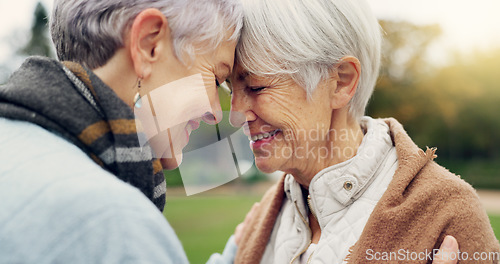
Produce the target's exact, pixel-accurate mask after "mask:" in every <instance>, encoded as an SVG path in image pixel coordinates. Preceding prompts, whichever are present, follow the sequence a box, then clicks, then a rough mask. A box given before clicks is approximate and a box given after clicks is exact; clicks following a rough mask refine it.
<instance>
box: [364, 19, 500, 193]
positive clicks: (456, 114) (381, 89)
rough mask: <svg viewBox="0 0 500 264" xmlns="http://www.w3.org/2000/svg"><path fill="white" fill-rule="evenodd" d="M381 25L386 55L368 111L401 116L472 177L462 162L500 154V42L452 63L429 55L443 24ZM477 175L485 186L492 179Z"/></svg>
mask: <svg viewBox="0 0 500 264" xmlns="http://www.w3.org/2000/svg"><path fill="white" fill-rule="evenodd" d="M381 25H382V27H383V28H384V30H385V32H386V41H385V43H384V49H383V50H384V53H385V55H384V57H383V66H382V69H381V76H380V80H379V82H378V84H377V87H376V90H375V92H374V96H373V98H372V101H371V103H370V105H369V107H368V114H369V115H371V116H375V117H388V116H392V117H395V118H396V119H398V120H399V121H400V122H401V123H402V124H403V125H404V126H405V128H406V129H407V131H408V134H409V135H410V136H411V137H412V138H413V139H414V140H415V142H416V143H417V145H419V146H421V147H425V146H432V147H437V148H438V152H437V154H438V156H439V157H440V158H441V159H442V160H445V161H447V162H446V163H447V164H450V166H451V167H450V169H451V170H452V171H454V172H457V173H459V174H462V175H463V176H464V178H466V179H469V178H470V177H469V175H467V174H468V173H470V170H467V167H466V166H459V164H460V163H463V162H464V161H467V160H473V159H486V160H498V158H499V157H500V139H499V137H498V135H500V118H499V117H498V116H497V115H498V113H500V89H498V88H499V84H500V75H499V74H498V69H499V68H500V48H499V49H497V50H488V51H483V52H475V53H471V54H469V55H463V54H462V55H460V54H455V55H454V59H453V61H452V62H451V63H449V64H447V65H444V66H441V67H437V66H434V65H432V64H430V63H429V62H427V61H425V59H424V58H425V54H426V52H427V50H428V49H429V45H430V44H431V43H432V41H433V39H435V38H436V37H438V36H439V32H440V31H439V28H437V27H436V26H416V25H411V24H409V23H407V22H388V21H382V23H381ZM486 163H488V162H486ZM476 172H477V171H476ZM496 174H498V173H496ZM474 177H476V182H483V184H481V185H482V186H484V182H485V181H486V179H484V180H478V178H477V177H482V175H479V176H478V175H477V173H476V175H475V176H474ZM485 177H489V176H487V175H485ZM496 186H497V187H500V185H496Z"/></svg>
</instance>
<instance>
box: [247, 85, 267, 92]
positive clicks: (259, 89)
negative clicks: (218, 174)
mask: <svg viewBox="0 0 500 264" xmlns="http://www.w3.org/2000/svg"><path fill="white" fill-rule="evenodd" d="M248 89H249V90H250V91H251V92H254V93H257V92H260V91H262V90H264V89H266V87H264V86H258V87H248Z"/></svg>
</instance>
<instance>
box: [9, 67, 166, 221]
mask: <svg viewBox="0 0 500 264" xmlns="http://www.w3.org/2000/svg"><path fill="white" fill-rule="evenodd" d="M130 89H133V88H132V87H131V88H130ZM0 116H1V117H5V118H9V119H14V120H22V121H28V122H32V123H35V124H37V125H39V126H41V127H43V128H45V129H47V130H49V131H51V132H52V133H55V134H57V135H60V136H62V137H64V138H66V139H67V140H69V141H70V142H72V143H73V144H74V145H76V146H78V147H79V148H80V149H81V150H82V151H84V152H85V153H87V155H88V156H89V157H90V158H91V159H92V160H93V161H94V162H96V163H97V164H98V165H99V166H101V167H102V168H103V169H105V170H107V171H109V172H111V173H113V174H114V175H116V176H117V177H118V178H119V179H121V180H122V181H124V182H127V183H130V184H131V185H133V186H134V187H136V188H138V189H140V190H141V191H142V192H143V193H144V195H146V197H148V198H149V199H150V200H151V201H152V202H153V203H154V204H155V205H156V206H157V207H158V209H160V210H161V211H163V208H164V206H165V198H166V197H165V193H166V184H165V178H164V176H163V170H162V167H161V164H160V162H159V160H157V159H154V158H153V156H152V151H151V148H150V147H149V146H143V147H140V145H139V140H138V134H137V132H138V131H137V128H136V123H135V119H134V113H133V111H132V109H130V107H129V106H128V105H126V104H125V103H124V102H123V101H122V100H121V99H119V98H118V96H117V95H116V94H115V93H114V92H113V91H112V90H111V89H110V88H109V87H108V86H107V85H106V84H104V83H103V82H102V81H101V80H100V79H99V78H98V77H97V76H96V75H95V74H93V73H92V71H90V70H88V69H86V68H84V67H82V66H81V65H79V64H77V63H73V62H63V63H60V62H58V61H55V60H51V59H47V58H42V57H32V58H28V59H27V60H26V61H25V63H24V64H23V65H22V66H21V68H20V69H19V70H18V71H16V72H15V73H14V74H13V75H12V77H11V78H10V79H9V81H8V83H7V84H6V85H4V86H0ZM75 169H77V168H75ZM68 173H70V172H68Z"/></svg>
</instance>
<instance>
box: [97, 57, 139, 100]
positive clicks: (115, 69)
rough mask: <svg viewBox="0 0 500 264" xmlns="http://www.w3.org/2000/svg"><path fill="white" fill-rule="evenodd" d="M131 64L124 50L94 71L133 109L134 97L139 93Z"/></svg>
mask: <svg viewBox="0 0 500 264" xmlns="http://www.w3.org/2000/svg"><path fill="white" fill-rule="evenodd" d="M130 65H131V62H130V61H128V57H127V56H126V54H125V50H124V49H120V50H117V51H116V53H115V55H113V57H112V58H111V59H109V61H108V62H106V64H105V65H103V66H101V67H99V68H96V69H93V70H92V71H93V72H94V74H95V75H97V76H98V77H99V78H100V79H101V80H102V81H103V82H104V83H105V84H106V85H108V86H109V87H110V88H111V89H112V90H113V91H114V92H115V93H116V95H117V96H118V97H119V98H120V99H122V101H124V102H125V103H126V104H127V105H128V106H130V107H131V108H132V107H133V104H134V102H133V101H134V99H133V98H134V96H135V94H136V93H137V91H138V90H137V87H136V83H137V76H136V74H135V72H134V71H133V69H132V68H131V67H130Z"/></svg>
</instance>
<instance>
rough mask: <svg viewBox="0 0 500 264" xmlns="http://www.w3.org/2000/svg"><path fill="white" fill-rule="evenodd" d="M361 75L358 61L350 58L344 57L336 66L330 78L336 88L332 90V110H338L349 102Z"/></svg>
mask: <svg viewBox="0 0 500 264" xmlns="http://www.w3.org/2000/svg"><path fill="white" fill-rule="evenodd" d="M360 73H361V64H360V62H359V60H358V59H357V58H355V57H352V56H345V57H343V58H342V59H340V61H339V63H338V64H336V67H335V70H334V73H332V75H331V77H332V78H334V80H335V81H336V87H335V89H333V90H332V93H331V95H332V100H331V102H332V108H333V109H340V108H343V107H345V106H347V104H349V102H350V101H351V99H352V97H353V96H354V94H355V93H356V89H357V87H358V83H359V78H360Z"/></svg>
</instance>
